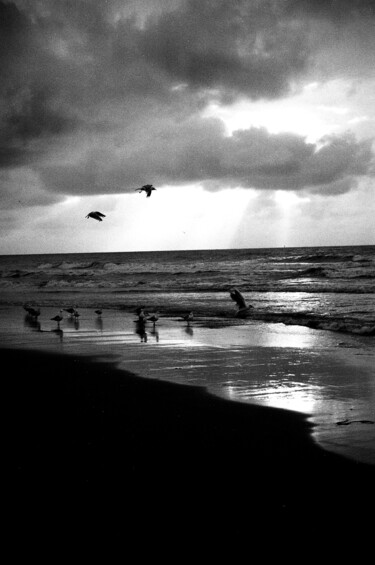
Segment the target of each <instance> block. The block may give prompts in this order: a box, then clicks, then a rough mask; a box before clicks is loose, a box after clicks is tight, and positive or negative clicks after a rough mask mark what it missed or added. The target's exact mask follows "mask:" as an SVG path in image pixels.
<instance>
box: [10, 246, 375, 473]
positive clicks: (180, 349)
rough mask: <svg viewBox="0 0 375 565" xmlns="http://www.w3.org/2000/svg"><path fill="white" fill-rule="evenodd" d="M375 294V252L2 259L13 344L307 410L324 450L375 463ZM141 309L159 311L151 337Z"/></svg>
mask: <svg viewBox="0 0 375 565" xmlns="http://www.w3.org/2000/svg"><path fill="white" fill-rule="evenodd" d="M233 287H236V288H237V289H238V290H239V291H240V292H241V293H242V295H243V297H244V298H245V300H246V302H247V304H248V305H251V306H252V308H251V309H250V310H249V317H248V318H246V319H239V318H237V317H236V313H237V305H236V303H235V302H234V301H233V300H232V299H231V297H230V290H231V289H232V288H233ZM374 294H375V246H356V247H319V248H293V249H292V248H278V249H238V250H203V251H163V252H137V253H136V252H134V253H88V254H86V253H81V254H56V255H51V254H49V255H14V256H1V257H0V344H1V345H3V346H4V347H9V346H11V347H17V348H19V349H22V348H23V347H26V348H30V347H31V348H36V349H52V350H54V351H55V350H56V349H57V350H59V351H61V352H65V353H72V354H89V355H91V354H94V355H95V356H97V355H99V356H103V358H105V357H106V356H107V355H108V354H110V355H111V356H112V357H114V358H115V359H116V361H117V362H118V364H119V365H120V366H121V367H123V368H125V369H127V370H130V371H133V372H134V373H136V374H137V375H139V376H141V377H147V378H153V379H161V380H169V381H172V382H176V383H182V384H192V385H196V386H203V387H205V388H206V389H207V390H209V391H210V392H212V393H213V394H218V395H219V396H224V397H226V398H229V399H231V400H234V401H241V402H249V403H258V404H263V405H267V406H275V407H279V408H286V409H288V410H297V411H300V412H303V413H305V414H308V415H309V417H310V418H311V420H312V421H313V423H314V424H316V426H317V427H316V428H315V430H314V437H315V438H316V440H317V441H318V442H319V443H320V444H321V445H322V446H323V447H324V448H326V449H329V450H331V451H335V452H337V453H340V454H344V455H346V456H348V457H351V458H354V459H356V460H358V461H363V462H366V463H372V464H375V409H374V399H375V347H374V345H375V337H374V335H375V301H374ZM26 304H29V305H32V306H34V307H35V308H39V309H40V311H41V314H40V316H39V317H38V319H37V320H36V319H32V318H30V317H29V316H28V315H27V313H26V311H25V310H24V306H25V305H26ZM140 305H142V306H144V307H145V309H146V310H148V311H149V312H153V311H156V310H158V311H159V315H160V319H159V321H158V323H157V325H156V327H153V326H152V325H151V324H150V323H148V324H147V331H144V332H139V331H138V329H137V324H136V323H135V319H136V315H135V309H136V308H137V307H138V306H140ZM72 306H74V307H76V308H77V309H78V310H79V312H80V314H81V316H80V318H78V319H74V318H72V317H70V316H69V315H68V313H67V312H65V309H67V308H69V307H72ZM97 308H101V309H103V316H102V317H97V316H96V314H95V312H94V310H95V309H97ZM60 311H61V312H60ZM189 311H193V313H194V322H193V323H192V324H191V325H187V324H186V323H184V322H182V321H181V319H182V318H181V317H182V316H183V315H184V314H186V313H187V312H189ZM59 312H60V313H61V315H62V316H63V318H64V319H63V321H62V323H61V328H59V327H58V326H57V325H56V322H54V321H52V320H51V318H52V317H53V316H55V315H56V314H58V313H59ZM140 348H141V349H140Z"/></svg>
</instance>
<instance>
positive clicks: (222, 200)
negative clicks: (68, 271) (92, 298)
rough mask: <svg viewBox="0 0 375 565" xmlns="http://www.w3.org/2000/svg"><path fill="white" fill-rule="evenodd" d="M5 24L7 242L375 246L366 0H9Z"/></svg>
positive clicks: (94, 246) (0, 47)
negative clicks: (99, 216) (148, 190)
mask: <svg viewBox="0 0 375 565" xmlns="http://www.w3.org/2000/svg"><path fill="white" fill-rule="evenodd" d="M0 28H1V29H0V68H1V81H0V121H1V128H0V197H1V207H0V236H1V237H0V253H1V254H9V253H17V254H18V253H65V252H91V251H141V250H161V249H199V248H200V249H210V248H236V247H250V248H254V247H277V246H284V245H286V246H315V245H351V244H358V245H366V244H375V227H374V226H375V222H374V217H375V142H374V137H375V65H374V61H375V6H374V2H373V0H332V1H328V0H314V1H312V0H230V1H229V0H13V1H7V0H6V1H5V0H3V1H0ZM148 183H150V184H153V185H154V186H155V187H156V189H157V190H156V191H154V192H153V193H152V196H151V197H150V198H147V197H146V195H145V194H144V193H141V194H140V193H138V192H136V191H135V190H134V189H135V188H136V187H140V186H142V185H143V184H148ZM91 210H99V211H101V212H102V213H103V214H105V215H106V218H105V219H104V221H103V222H101V223H99V222H97V221H95V220H93V219H86V218H85V216H86V215H87V214H88V212H90V211H91Z"/></svg>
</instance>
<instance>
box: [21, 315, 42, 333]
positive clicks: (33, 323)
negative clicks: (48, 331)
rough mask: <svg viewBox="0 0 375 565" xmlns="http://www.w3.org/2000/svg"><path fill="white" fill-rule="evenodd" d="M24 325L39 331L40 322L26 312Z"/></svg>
mask: <svg viewBox="0 0 375 565" xmlns="http://www.w3.org/2000/svg"><path fill="white" fill-rule="evenodd" d="M24 325H25V326H27V327H28V328H31V329H32V330H35V331H37V332H40V328H41V326H40V322H38V320H37V319H36V318H32V317H31V316H29V315H28V314H26V316H25V318H24Z"/></svg>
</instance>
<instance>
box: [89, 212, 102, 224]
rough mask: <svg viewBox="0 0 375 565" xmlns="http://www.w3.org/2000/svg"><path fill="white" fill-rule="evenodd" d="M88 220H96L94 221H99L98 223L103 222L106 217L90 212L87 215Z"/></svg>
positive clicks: (99, 213)
mask: <svg viewBox="0 0 375 565" xmlns="http://www.w3.org/2000/svg"><path fill="white" fill-rule="evenodd" d="M86 218H94V220H98V222H102V221H103V220H102V218H105V215H104V214H102V213H101V212H90V213H89V214H87V216H86Z"/></svg>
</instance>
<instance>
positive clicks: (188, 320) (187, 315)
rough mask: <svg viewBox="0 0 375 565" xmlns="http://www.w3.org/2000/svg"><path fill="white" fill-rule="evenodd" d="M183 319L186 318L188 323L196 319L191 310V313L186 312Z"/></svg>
mask: <svg viewBox="0 0 375 565" xmlns="http://www.w3.org/2000/svg"><path fill="white" fill-rule="evenodd" d="M182 319H183V320H185V322H187V323H188V325H189V324H190V322H192V321H193V320H194V315H193V312H189V314H186V316H183V317H182Z"/></svg>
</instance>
